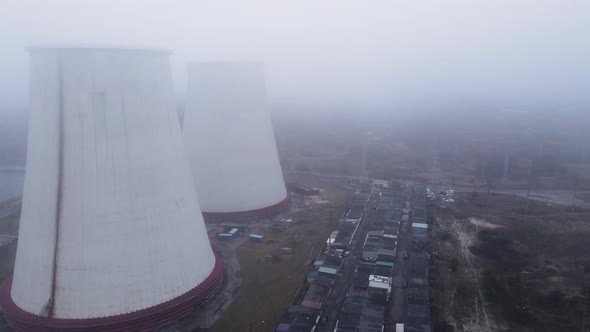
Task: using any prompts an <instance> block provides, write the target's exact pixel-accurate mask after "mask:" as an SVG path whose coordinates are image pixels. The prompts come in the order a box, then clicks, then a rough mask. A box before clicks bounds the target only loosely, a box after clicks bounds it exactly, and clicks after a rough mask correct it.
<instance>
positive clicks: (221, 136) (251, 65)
mask: <svg viewBox="0 0 590 332" xmlns="http://www.w3.org/2000/svg"><path fill="white" fill-rule="evenodd" d="M188 73H189V80H188V97H187V109H186V114H185V118H184V126H183V133H184V138H185V146H186V148H187V151H188V155H189V161H190V163H191V168H192V170H193V176H194V178H195V183H196V188H197V194H198V196H199V204H200V205H201V208H202V210H203V214H204V216H205V220H227V219H243V218H256V217H267V216H270V215H272V214H274V213H276V212H279V211H281V210H283V209H284V208H286V206H287V205H288V200H287V192H286V190H285V183H284V180H283V175H282V172H281V165H280V163H279V158H278V153H277V148H276V144H275V138H274V133H273V129H272V123H271V118H270V112H269V111H268V109H267V107H266V103H265V87H264V69H263V65H262V64H260V63H255V62H204V63H190V64H189V65H188Z"/></svg>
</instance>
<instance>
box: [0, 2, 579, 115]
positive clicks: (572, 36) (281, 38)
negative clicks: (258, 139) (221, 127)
mask: <svg viewBox="0 0 590 332" xmlns="http://www.w3.org/2000/svg"><path fill="white" fill-rule="evenodd" d="M130 18H131V20H130ZM588 21H590V3H589V2H585V1H571V2H562V1H548V2H538V1H519V2H513V1H495V2H493V3H492V2H486V1H456V0H455V1H445V2H444V3H443V2H440V3H438V2H437V3H414V2H405V1H373V2H370V3H365V2H359V1H325V2H322V3H317V2H313V1H297V2H289V3H286V2H280V3H278V2H273V1H249V2H247V3H232V2H226V1H199V2H189V1H174V2H166V3H164V2H159V1H128V2H124V3H120V2H115V1H84V2H79V1H66V0H56V1H52V2H50V3H49V2H36V1H30V0H28V1H4V2H3V10H2V12H1V13H0V72H2V73H3V75H1V76H0V87H1V89H0V113H6V112H9V111H10V110H11V109H14V108H22V107H24V106H26V104H27V99H28V97H27V90H28V71H27V67H28V56H27V53H26V51H25V47H27V46H31V45H48V44H49V45H52V44H58V45H69V44H73V45H79V44H83V45H123V46H128V47H135V46H144V45H147V46H150V47H161V48H167V49H170V50H172V51H173V54H172V58H171V62H172V71H173V74H174V83H175V86H176V91H177V99H178V100H179V101H181V102H182V101H183V100H184V91H185V85H186V83H185V80H186V75H185V62H186V61H189V60H197V61H199V60H205V61H216V60H230V61H231V60H257V61H263V62H265V63H266V69H267V71H266V76H267V87H268V97H269V102H270V103H272V104H274V105H284V106H286V107H290V106H295V107H305V108H310V109H318V110H331V111H333V112H338V111H340V110H347V111H350V112H362V111H364V110H384V111H388V112H400V111H406V110H433V111H436V110H446V109H458V110H478V109H485V110H515V111H529V110H551V111H559V110H577V111H586V110H587V109H588V108H589V106H590V94H588V93H587V92H586V90H587V87H586V84H585V80H586V77H587V76H588V75H589V74H590V52H589V50H590V41H589V40H588V38H587V36H588V35H589V33H590V25H588V24H587V22H588Z"/></svg>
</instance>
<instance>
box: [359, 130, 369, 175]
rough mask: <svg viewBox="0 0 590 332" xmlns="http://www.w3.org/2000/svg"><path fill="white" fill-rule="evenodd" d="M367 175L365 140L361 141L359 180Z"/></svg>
mask: <svg viewBox="0 0 590 332" xmlns="http://www.w3.org/2000/svg"><path fill="white" fill-rule="evenodd" d="M368 177H369V175H368V174H367V142H366V140H365V141H363V152H362V159H361V174H360V180H359V182H364V181H366V180H367V178H368Z"/></svg>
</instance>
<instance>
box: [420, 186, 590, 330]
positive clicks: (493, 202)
mask: <svg viewBox="0 0 590 332" xmlns="http://www.w3.org/2000/svg"><path fill="white" fill-rule="evenodd" d="M570 210H571V209H570V208H569V207H563V206H557V205H550V204H547V203H541V202H533V201H531V202H529V203H528V206H527V201H526V199H524V198H520V197H516V196H508V195H491V196H490V197H488V196H487V195H486V194H477V193H465V194H459V195H457V201H456V203H455V205H454V206H452V207H450V208H445V209H437V210H436V211H435V214H436V221H435V224H434V227H433V231H432V234H431V236H432V237H433V241H432V267H431V269H432V270H431V274H430V276H431V287H432V293H431V294H432V297H433V298H432V311H433V319H434V326H435V331H478V332H479V331H482V332H486V331H585V330H584V328H590V324H588V323H587V322H586V320H587V319H586V316H587V309H588V308H587V306H588V296H587V294H588V291H587V290H588V289H589V286H590V282H589V281H588V280H590V256H588V253H590V213H588V212H587V211H576V212H575V213H572V212H571V211H570Z"/></svg>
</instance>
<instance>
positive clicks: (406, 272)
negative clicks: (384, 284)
mask: <svg viewBox="0 0 590 332" xmlns="http://www.w3.org/2000/svg"><path fill="white" fill-rule="evenodd" d="M406 187H408V186H406ZM405 194H406V195H405V196H406V198H405V199H404V204H405V202H407V201H408V199H409V192H405ZM411 229H412V222H411V220H408V221H407V222H406V224H405V225H402V224H400V230H399V233H398V236H397V245H396V253H397V254H396V259H395V265H394V267H393V277H394V280H399V281H401V282H403V281H404V280H406V281H407V280H409V278H410V264H409V260H410V259H411V256H410V257H409V258H408V259H404V258H403V252H404V251H406V252H408V253H409V252H410V249H411V246H412V233H411ZM406 292H407V288H404V287H403V286H402V284H401V283H399V282H398V283H394V284H393V285H392V293H391V298H390V300H389V310H388V313H387V317H386V320H385V331H387V332H389V331H392V332H394V331H395V324H396V323H400V322H405V321H406V320H407V316H408V301H407V298H408V297H407V294H406Z"/></svg>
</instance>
